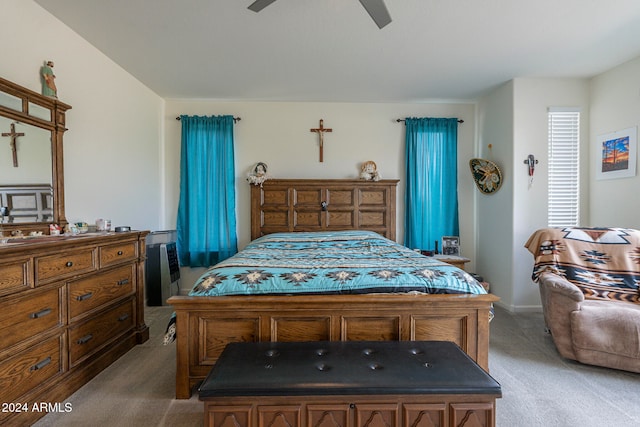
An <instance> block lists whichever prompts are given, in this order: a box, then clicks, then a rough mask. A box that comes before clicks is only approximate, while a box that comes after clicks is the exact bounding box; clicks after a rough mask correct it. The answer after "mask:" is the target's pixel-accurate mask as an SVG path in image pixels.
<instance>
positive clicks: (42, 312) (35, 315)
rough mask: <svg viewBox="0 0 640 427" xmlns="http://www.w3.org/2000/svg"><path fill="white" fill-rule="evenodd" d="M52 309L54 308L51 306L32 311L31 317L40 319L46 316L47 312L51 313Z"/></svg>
mask: <svg viewBox="0 0 640 427" xmlns="http://www.w3.org/2000/svg"><path fill="white" fill-rule="evenodd" d="M51 311H52V310H51V309H50V308H45V309H43V310H40V311H36V312H35V313H31V314H30V315H29V317H30V318H32V319H39V318H41V317H44V316H46V315H47V314H51Z"/></svg>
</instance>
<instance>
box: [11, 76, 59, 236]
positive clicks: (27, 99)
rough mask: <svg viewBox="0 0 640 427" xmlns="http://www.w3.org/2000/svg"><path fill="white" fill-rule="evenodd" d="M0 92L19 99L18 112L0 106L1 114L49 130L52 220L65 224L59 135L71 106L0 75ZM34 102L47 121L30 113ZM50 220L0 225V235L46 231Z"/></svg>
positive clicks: (47, 231) (45, 232)
mask: <svg viewBox="0 0 640 427" xmlns="http://www.w3.org/2000/svg"><path fill="white" fill-rule="evenodd" d="M0 92H4V93H6V94H8V95H11V96H14V97H16V98H19V99H20V100H22V109H21V111H18V110H14V109H11V108H9V107H7V106H4V105H0V116H3V117H6V118H8V119H11V120H17V121H19V122H21V123H24V124H29V125H33V126H36V127H39V128H42V129H46V130H49V131H50V132H51V171H52V177H51V187H52V189H53V223H55V224H58V225H60V226H61V227H64V226H65V225H67V219H66V217H65V213H64V165H63V159H62V157H63V156H62V154H63V149H62V135H63V134H64V132H65V131H66V130H67V128H65V122H66V118H65V113H66V111H67V110H70V109H71V106H70V105H67V104H65V103H63V102H60V101H58V100H57V99H56V98H50V97H48V96H44V95H41V94H39V93H37V92H34V91H32V90H29V89H27V88H25V87H22V86H20V85H17V84H15V83H13V82H11V81H9V80H5V79H3V78H1V77H0ZM31 104H33V105H37V106H39V107H42V108H44V109H47V110H49V112H50V115H49V120H46V119H42V118H40V117H36V116H34V115H31V113H30V112H29V106H30V105H31ZM49 224H51V223H50V222H24V223H15V224H14V223H3V224H0V236H2V235H10V234H11V232H12V231H15V230H21V231H22V232H23V233H25V234H28V233H30V232H32V231H36V232H37V231H42V232H43V233H44V234H49Z"/></svg>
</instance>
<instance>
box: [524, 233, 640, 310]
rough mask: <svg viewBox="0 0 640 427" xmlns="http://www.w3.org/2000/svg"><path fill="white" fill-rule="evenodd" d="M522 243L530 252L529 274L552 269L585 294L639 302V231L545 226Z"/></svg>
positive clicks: (534, 275) (537, 273)
mask: <svg viewBox="0 0 640 427" xmlns="http://www.w3.org/2000/svg"><path fill="white" fill-rule="evenodd" d="M525 247H526V248H527V249H528V250H529V252H531V253H532V254H533V257H534V267H533V275H532V278H533V280H534V281H535V282H537V281H538V278H539V275H540V273H543V272H545V271H551V272H552V273H555V274H557V275H559V276H562V277H564V278H565V279H567V280H568V281H569V282H571V283H573V284H574V285H576V286H577V287H578V288H580V290H581V291H582V292H583V293H584V295H585V298H592V299H608V300H618V301H628V302H633V303H636V304H640V295H639V293H638V292H639V291H638V285H639V284H640V231H638V230H632V229H627V228H578V227H576V228H571V227H568V228H545V229H540V230H538V231H536V232H534V233H533V234H532V235H531V237H530V238H529V240H528V241H527V243H526V244H525Z"/></svg>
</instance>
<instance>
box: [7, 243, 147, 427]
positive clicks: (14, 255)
mask: <svg viewBox="0 0 640 427" xmlns="http://www.w3.org/2000/svg"><path fill="white" fill-rule="evenodd" d="M147 234H148V232H127V233H102V234H93V235H90V234H87V235H78V236H70V237H66V236H61V237H53V236H44V237H38V238H34V239H24V240H12V241H11V243H4V244H1V243H0V313H1V314H0V329H1V330H2V334H1V335H0V404H2V405H3V406H2V408H0V424H2V425H28V424H30V423H31V422H32V421H34V420H35V419H37V418H40V417H42V416H44V415H45V414H46V412H47V411H48V410H58V411H60V410H70V409H71V410H72V408H65V406H64V404H63V403H62V402H63V401H64V399H65V398H66V397H68V396H69V395H71V394H72V393H73V392H74V391H75V390H77V389H78V388H80V387H81V386H82V385H84V384H85V383H86V382H88V381H89V380H90V379H91V378H93V377H94V376H95V375H96V374H98V373H99V372H100V371H102V370H103V369H104V368H106V367H107V366H108V365H110V364H111V363H112V362H114V361H115V360H116V359H118V358H119V357H120V356H122V355H123V354H124V353H126V352H127V351H128V350H130V349H131V348H132V347H134V346H135V345H136V344H140V343H143V342H144V341H146V340H147V339H148V338H149V329H148V327H147V326H146V325H145V322H144V303H145V302H144V293H143V292H144V264H145V237H146V235H147ZM43 405H44V406H43ZM43 409H44V410H43Z"/></svg>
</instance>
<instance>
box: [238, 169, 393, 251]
mask: <svg viewBox="0 0 640 427" xmlns="http://www.w3.org/2000/svg"><path fill="white" fill-rule="evenodd" d="M397 183H398V181H397V180H385V181H378V182H371V181H363V180H349V179H344V180H339V179H333V180H320V179H278V180H269V181H266V182H265V183H264V184H263V185H262V186H252V187H251V239H256V238H257V237H260V236H262V235H265V234H269V233H276V232H292V231H322V230H358V229H363V230H371V231H375V232H378V233H380V234H382V235H383V236H385V237H387V238H389V239H391V240H395V234H396V230H395V216H396V206H395V205H396V186H397Z"/></svg>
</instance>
